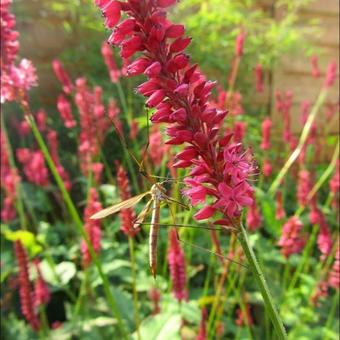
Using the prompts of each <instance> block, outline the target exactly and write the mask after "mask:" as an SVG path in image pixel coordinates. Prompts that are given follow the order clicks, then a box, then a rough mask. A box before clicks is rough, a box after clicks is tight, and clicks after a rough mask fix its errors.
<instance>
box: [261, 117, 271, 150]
mask: <svg viewBox="0 0 340 340" xmlns="http://www.w3.org/2000/svg"><path fill="white" fill-rule="evenodd" d="M272 125H273V123H272V120H271V119H270V118H266V119H265V120H264V121H263V122H262V142H261V145H260V147H261V149H262V150H269V149H270V131H271V128H272Z"/></svg>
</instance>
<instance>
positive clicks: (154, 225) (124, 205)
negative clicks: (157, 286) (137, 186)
mask: <svg viewBox="0 0 340 340" xmlns="http://www.w3.org/2000/svg"><path fill="white" fill-rule="evenodd" d="M147 195H150V196H151V198H150V200H149V201H148V202H147V203H146V205H145V207H144V209H143V210H142V211H141V212H140V214H139V215H138V216H137V218H136V220H135V221H134V224H133V228H138V227H139V226H140V225H141V224H142V223H143V221H144V219H145V218H146V216H147V215H148V214H149V212H150V210H151V223H150V233H149V265H150V269H151V272H152V275H153V276H154V277H155V278H156V268H157V239H158V234H159V220H160V207H161V203H162V202H165V201H172V199H171V198H170V197H168V196H167V194H166V190H165V188H164V187H163V185H162V184H161V183H155V184H153V185H152V187H151V189H150V190H149V191H146V192H144V193H142V194H140V195H137V196H134V197H131V198H129V199H127V200H125V201H123V202H120V203H118V204H115V205H113V206H111V207H109V208H106V209H103V210H101V211H99V212H97V213H95V214H94V215H92V216H91V217H90V218H91V219H94V220H96V219H101V218H104V217H107V216H109V215H112V214H115V213H117V212H119V211H121V210H122V209H129V208H131V207H133V206H134V205H136V204H137V203H138V202H139V201H141V200H142V199H143V197H145V196H147Z"/></svg>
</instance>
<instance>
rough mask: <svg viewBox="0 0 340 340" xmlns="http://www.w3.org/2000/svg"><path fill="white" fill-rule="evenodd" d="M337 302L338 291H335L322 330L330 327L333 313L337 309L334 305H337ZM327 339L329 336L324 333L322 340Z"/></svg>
mask: <svg viewBox="0 0 340 340" xmlns="http://www.w3.org/2000/svg"><path fill="white" fill-rule="evenodd" d="M338 304H339V292H338V291H337V292H336V293H335V295H334V297H333V301H332V306H331V310H330V311H329V314H328V318H327V321H326V326H325V328H324V330H328V329H329V328H330V327H331V325H332V323H333V319H334V316H335V313H336V310H337V308H336V307H337V306H338ZM328 339H329V336H328V335H325V338H324V340H328Z"/></svg>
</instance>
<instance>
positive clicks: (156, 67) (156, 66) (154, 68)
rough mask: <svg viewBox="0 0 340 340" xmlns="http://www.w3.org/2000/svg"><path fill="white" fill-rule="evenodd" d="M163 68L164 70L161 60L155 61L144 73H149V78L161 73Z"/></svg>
mask: <svg viewBox="0 0 340 340" xmlns="http://www.w3.org/2000/svg"><path fill="white" fill-rule="evenodd" d="M161 70H162V66H161V64H160V62H158V61H155V62H154V63H152V64H151V65H150V66H149V67H148V68H147V69H146V70H145V72H144V74H145V75H147V76H148V77H149V78H154V77H157V76H158V75H159V73H160V72H161Z"/></svg>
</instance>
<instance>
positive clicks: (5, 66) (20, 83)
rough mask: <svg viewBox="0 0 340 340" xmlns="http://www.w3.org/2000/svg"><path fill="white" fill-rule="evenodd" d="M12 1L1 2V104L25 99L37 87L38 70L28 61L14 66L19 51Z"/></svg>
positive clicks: (25, 60)
mask: <svg viewBox="0 0 340 340" xmlns="http://www.w3.org/2000/svg"><path fill="white" fill-rule="evenodd" d="M11 3H12V0H4V1H2V2H1V5H0V6H1V7H0V9H1V103H4V102H5V101H14V100H17V99H18V98H21V99H22V98H24V97H25V94H26V92H27V91H28V90H29V89H30V88H31V87H32V86H36V85H37V75H36V70H35V68H34V67H33V65H32V63H31V62H30V61H29V60H27V59H22V60H21V61H20V63H19V65H18V66H16V65H15V64H14V62H15V59H16V57H17V53H18V50H19V42H18V36H19V33H18V32H17V31H15V17H14V15H13V14H11V13H10V8H9V7H10V5H11Z"/></svg>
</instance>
